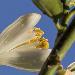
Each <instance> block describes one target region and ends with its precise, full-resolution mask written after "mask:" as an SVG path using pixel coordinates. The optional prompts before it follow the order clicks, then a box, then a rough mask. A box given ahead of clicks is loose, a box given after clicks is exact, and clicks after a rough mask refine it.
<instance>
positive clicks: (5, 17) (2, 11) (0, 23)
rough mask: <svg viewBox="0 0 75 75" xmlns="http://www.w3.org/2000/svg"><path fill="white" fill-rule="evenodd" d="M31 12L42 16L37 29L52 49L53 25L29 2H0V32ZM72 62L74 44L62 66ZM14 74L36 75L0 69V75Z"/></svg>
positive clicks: (20, 0)
mask: <svg viewBox="0 0 75 75" xmlns="http://www.w3.org/2000/svg"><path fill="white" fill-rule="evenodd" d="M32 12H36V13H40V14H41V15H42V19H41V20H40V22H39V23H38V25H37V27H40V28H41V29H42V30H44V32H45V34H44V37H45V38H48V40H49V42H50V47H51V48H53V44H54V40H55V38H56V33H57V30H56V28H55V26H54V23H53V22H52V20H51V19H50V18H48V17H47V16H46V15H44V14H42V12H41V11H40V10H39V9H38V8H37V7H36V6H35V5H34V4H33V3H32V1H31V0H0V32H2V30H3V29H4V28H6V27H7V26H8V25H9V24H11V23H12V22H13V21H14V20H16V19H17V18H18V17H19V16H21V15H24V14H27V13H32ZM73 61H75V44H73V45H72V47H71V49H70V51H69V52H68V53H67V54H66V58H64V59H63V61H62V64H63V65H64V67H66V66H68V65H69V64H70V63H71V62H73ZM16 74H17V75H37V73H31V72H28V71H21V70H18V69H15V68H11V67H6V66H1V67H0V75H16Z"/></svg>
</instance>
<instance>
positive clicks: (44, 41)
mask: <svg viewBox="0 0 75 75" xmlns="http://www.w3.org/2000/svg"><path fill="white" fill-rule="evenodd" d="M36 48H43V49H48V48H49V43H48V40H47V39H45V38H40V40H39V44H38V45H37V46H36Z"/></svg>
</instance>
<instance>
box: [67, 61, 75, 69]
mask: <svg viewBox="0 0 75 75" xmlns="http://www.w3.org/2000/svg"><path fill="white" fill-rule="evenodd" d="M68 69H69V70H72V69H75V62H73V63H71V64H70V65H69V66H68Z"/></svg>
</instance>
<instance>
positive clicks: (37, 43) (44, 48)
mask: <svg viewBox="0 0 75 75" xmlns="http://www.w3.org/2000/svg"><path fill="white" fill-rule="evenodd" d="M40 18H41V16H40V15H39V14H37V13H31V14H28V15H26V16H21V17H19V18H18V19H17V20H16V21H15V22H14V23H12V24H11V25H9V26H8V27H7V28H6V29H5V30H4V31H3V32H2V33H1V34H0V65H6V66H12V67H16V68H20V69H23V70H30V71H39V70H40V69H41V67H42V65H43V63H44V62H45V60H46V59H47V57H48V55H49V54H50V52H51V49H48V45H49V44H48V41H47V40H46V39H45V38H42V35H43V33H44V32H43V31H42V30H41V29H40V28H36V27H35V25H36V24H37V23H38V21H39V20H40Z"/></svg>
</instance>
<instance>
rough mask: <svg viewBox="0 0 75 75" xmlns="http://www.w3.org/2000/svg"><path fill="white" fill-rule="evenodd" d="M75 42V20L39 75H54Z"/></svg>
mask: <svg viewBox="0 0 75 75" xmlns="http://www.w3.org/2000/svg"><path fill="white" fill-rule="evenodd" d="M74 42H75V18H74V19H73V20H72V22H71V23H70V25H69V27H67V30H66V31H65V32H64V33H63V36H61V38H60V39H59V41H58V43H57V44H56V45H55V47H54V48H53V50H52V52H51V54H50V55H49V57H48V58H47V60H46V62H45V63H44V65H43V67H42V69H41V71H40V73H39V75H54V74H55V72H56V70H57V68H58V66H59V64H60V61H61V60H62V59H63V58H64V56H65V54H66V53H67V51H68V50H69V49H70V47H71V46H72V44H73V43H74Z"/></svg>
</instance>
